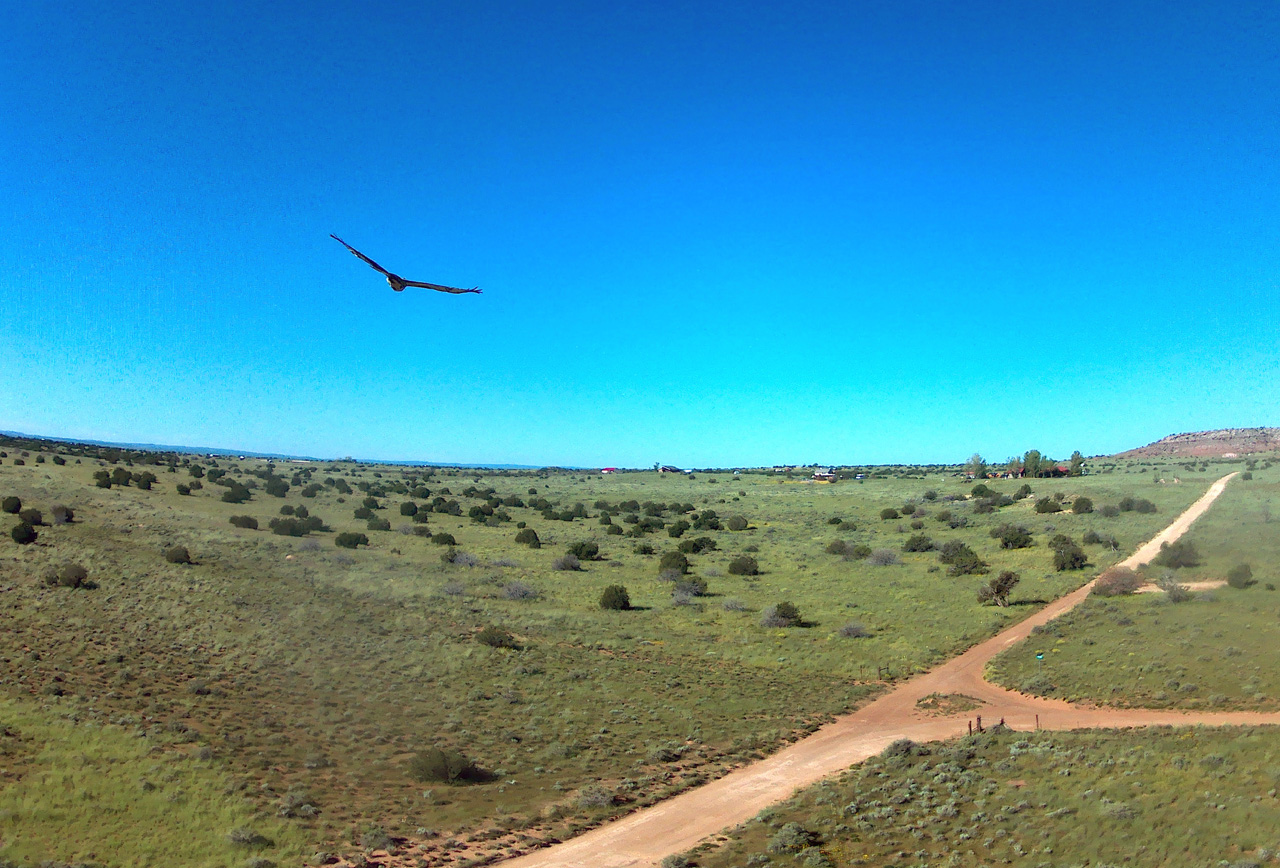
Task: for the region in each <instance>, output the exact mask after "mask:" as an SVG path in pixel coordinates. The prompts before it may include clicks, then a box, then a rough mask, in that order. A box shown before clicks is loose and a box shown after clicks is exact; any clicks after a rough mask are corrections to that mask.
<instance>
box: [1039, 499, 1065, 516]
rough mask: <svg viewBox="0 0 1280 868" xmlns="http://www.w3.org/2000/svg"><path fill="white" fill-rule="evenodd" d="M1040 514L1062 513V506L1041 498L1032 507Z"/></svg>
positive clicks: (1054, 501) (1056, 502) (1051, 500)
mask: <svg viewBox="0 0 1280 868" xmlns="http://www.w3.org/2000/svg"><path fill="white" fill-rule="evenodd" d="M1033 508H1034V509H1035V511H1036V512H1038V513H1040V514H1042V515H1043V514H1045V513H1054V512H1062V504H1060V503H1058V501H1056V500H1054V499H1053V498H1051V497H1042V498H1040V499H1039V500H1037V501H1036V504H1035V506H1034V507H1033Z"/></svg>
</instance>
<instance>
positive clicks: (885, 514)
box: [880, 506, 900, 521]
mask: <svg viewBox="0 0 1280 868" xmlns="http://www.w3.org/2000/svg"><path fill="white" fill-rule="evenodd" d="M880 518H881V520H882V521H891V520H892V519H895V518H900V516H899V515H898V511H897V510H896V509H894V508H893V507H892V506H886V507H885V508H884V509H882V510H880Z"/></svg>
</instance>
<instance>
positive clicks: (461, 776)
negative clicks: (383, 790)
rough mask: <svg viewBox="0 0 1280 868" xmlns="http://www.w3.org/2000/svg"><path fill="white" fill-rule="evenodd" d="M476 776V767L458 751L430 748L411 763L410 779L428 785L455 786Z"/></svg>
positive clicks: (421, 752)
mask: <svg viewBox="0 0 1280 868" xmlns="http://www.w3.org/2000/svg"><path fill="white" fill-rule="evenodd" d="M475 775H476V767H475V765H474V764H473V763H472V762H471V760H469V759H467V758H466V757H465V756H463V755H462V754H461V753H459V752H458V751H456V750H441V749H440V748H438V747H433V748H428V749H427V750H424V751H420V752H419V753H418V754H416V755H415V756H414V757H413V759H411V760H410V761H409V777H411V778H413V779H414V780H416V781H421V782H422V783H426V784H454V783H457V782H459V781H462V780H466V779H467V778H470V777H474V776H475Z"/></svg>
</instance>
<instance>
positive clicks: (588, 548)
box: [568, 540, 600, 561]
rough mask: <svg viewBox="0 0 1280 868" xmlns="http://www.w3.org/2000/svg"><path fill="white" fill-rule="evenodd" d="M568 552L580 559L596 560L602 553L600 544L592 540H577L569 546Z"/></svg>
mask: <svg viewBox="0 0 1280 868" xmlns="http://www.w3.org/2000/svg"><path fill="white" fill-rule="evenodd" d="M568 553H569V554H571V555H573V556H574V557H576V558H577V559H578V560H580V561H594V560H595V559H596V557H597V556H598V555H599V554H600V546H598V545H596V544H595V543H594V542H592V541H591V540H584V541H582V542H576V543H573V544H572V545H570V546H569V548H568Z"/></svg>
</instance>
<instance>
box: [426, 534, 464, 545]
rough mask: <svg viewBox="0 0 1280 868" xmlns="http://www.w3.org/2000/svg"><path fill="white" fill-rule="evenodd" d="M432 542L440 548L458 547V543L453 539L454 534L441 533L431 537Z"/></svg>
mask: <svg viewBox="0 0 1280 868" xmlns="http://www.w3.org/2000/svg"><path fill="white" fill-rule="evenodd" d="M431 541H432V542H433V543H435V544H436V545H438V546H456V545H457V544H458V541H457V540H456V539H454V538H453V534H451V533H445V532H444V531H441V532H440V533H438V534H434V535H433V536H432V537H431Z"/></svg>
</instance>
